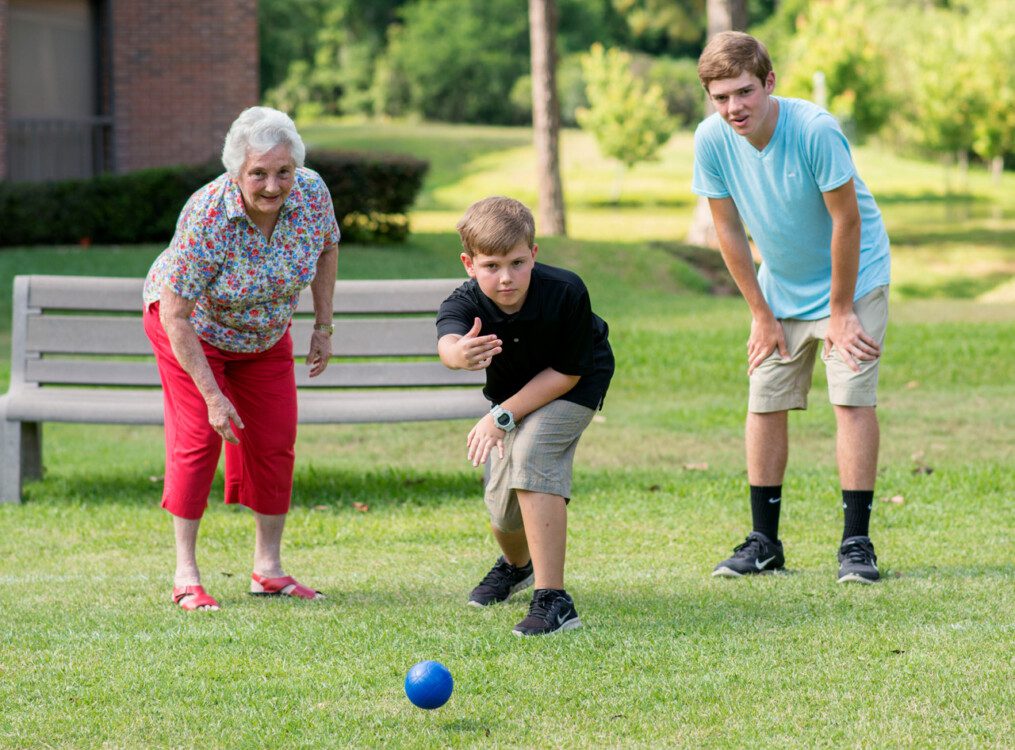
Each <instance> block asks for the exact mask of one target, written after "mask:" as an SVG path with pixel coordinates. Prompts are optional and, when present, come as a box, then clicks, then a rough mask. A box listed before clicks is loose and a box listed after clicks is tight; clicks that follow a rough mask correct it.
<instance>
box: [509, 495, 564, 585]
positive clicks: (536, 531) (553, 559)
mask: <svg viewBox="0 0 1015 750" xmlns="http://www.w3.org/2000/svg"><path fill="white" fill-rule="evenodd" d="M517 492H518V504H519V506H521V509H522V521H523V522H524V523H525V534H526V536H527V538H528V547H529V552H530V554H531V555H532V567H533V571H534V573H535V576H536V581H535V587H536V588H537V589H562V588H564V552H565V548H566V546H567V505H566V504H565V503H564V498H562V497H561V496H560V495H548V494H545V493H542V492H526V491H523V490H517Z"/></svg>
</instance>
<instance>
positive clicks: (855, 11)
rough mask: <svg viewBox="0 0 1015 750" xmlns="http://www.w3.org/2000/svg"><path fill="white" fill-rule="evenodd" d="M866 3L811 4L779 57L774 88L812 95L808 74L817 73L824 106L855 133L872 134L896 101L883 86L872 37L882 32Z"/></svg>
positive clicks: (883, 65)
mask: <svg viewBox="0 0 1015 750" xmlns="http://www.w3.org/2000/svg"><path fill="white" fill-rule="evenodd" d="M872 10H873V9H872V8H870V7H867V6H866V4H864V3H857V2H855V0H831V1H830V2H825V3H819V4H815V5H812V6H811V8H810V10H809V12H808V13H807V14H806V15H804V16H801V18H800V19H799V21H798V24H797V27H798V28H797V34H796V36H794V37H793V39H792V41H791V42H790V44H789V47H788V49H787V51H786V59H785V60H783V61H781V64H782V65H783V66H784V68H785V74H784V75H783V77H782V82H781V83H780V86H779V88H780V90H781V91H782V92H783V93H784V94H786V95H787V96H795V97H800V98H802V99H810V100H812V101H813V100H814V93H815V91H814V74H815V73H816V72H821V73H822V74H824V80H825V84H826V88H827V92H828V102H827V108H828V110H829V112H831V113H832V114H833V115H835V117H836V119H838V120H839V121H840V122H842V123H843V124H844V126H845V127H847V128H849V129H850V130H852V131H854V132H855V133H856V135H857V137H860V138H862V137H865V136H867V135H872V134H874V133H877V132H878V131H879V130H880V129H881V128H882V126H883V125H884V124H885V123H886V122H887V121H888V118H889V116H890V115H891V113H892V111H893V110H894V109H895V108H896V107H897V106H898V102H897V99H896V95H895V93H894V92H893V91H892V90H891V88H890V87H889V85H888V59H887V56H886V54H885V48H884V45H883V44H881V43H880V40H879V39H878V38H877V35H878V33H879V32H882V33H883V32H884V31H887V30H886V29H884V28H883V27H882V26H881V24H878V23H873V22H872V20H871V17H872V15H874V14H873V12H872Z"/></svg>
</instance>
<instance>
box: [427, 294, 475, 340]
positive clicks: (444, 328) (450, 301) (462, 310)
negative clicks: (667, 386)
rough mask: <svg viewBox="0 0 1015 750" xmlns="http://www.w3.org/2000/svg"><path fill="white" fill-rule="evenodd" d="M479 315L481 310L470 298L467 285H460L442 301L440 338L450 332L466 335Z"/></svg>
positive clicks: (438, 313) (438, 320) (439, 320)
mask: <svg viewBox="0 0 1015 750" xmlns="http://www.w3.org/2000/svg"><path fill="white" fill-rule="evenodd" d="M478 315H479V310H478V308H477V307H476V305H475V304H473V303H472V302H471V301H470V300H469V297H468V294H467V293H466V291H465V285H463V286H460V287H459V288H458V289H456V290H455V291H454V292H452V294H451V296H450V297H448V298H447V299H446V300H444V301H443V302H442V303H441V306H440V309H439V310H438V311H437V338H438V340H440V339H441V338H443V337H444V336H447V335H448V334H458V335H459V336H464V335H465V334H467V333H468V332H469V331H470V330H471V329H472V324H473V322H474V321H475V319H476V317H477V316H478Z"/></svg>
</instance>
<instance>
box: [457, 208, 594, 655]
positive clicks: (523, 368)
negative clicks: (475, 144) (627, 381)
mask: <svg viewBox="0 0 1015 750" xmlns="http://www.w3.org/2000/svg"><path fill="white" fill-rule="evenodd" d="M458 233H459V235H460V236H461V239H462V248H463V249H464V252H463V253H462V254H461V259H462V264H463V265H464V266H465V271H466V273H467V274H468V275H469V281H467V282H465V283H464V284H462V286H460V287H459V288H458V289H456V290H455V291H454V292H453V293H452V294H451V296H450V297H448V298H447V299H446V300H445V301H444V303H443V304H442V305H441V308H440V311H439V312H438V313H437V335H438V338H439V340H438V344H437V348H438V352H439V354H440V358H441V362H443V363H444V364H445V365H446V366H447V367H450V368H452V369H464V370H483V369H485V370H486V387H485V388H484V389H483V394H484V395H485V396H486V397H487V399H489V401H490V403H491V404H492V405H493V406H492V408H491V409H490V412H489V413H488V414H486V415H485V416H484V417H483V418H482V419H480V420H479V422H477V423H476V426H475V427H473V428H472V429H471V430H470V431H469V435H468V438H467V440H466V449H467V456H468V460H470V461H471V462H472V465H473V466H479V465H480V464H486V463H487V461H488V460H489V464H487V466H486V472H487V476H486V488H485V499H486V505H487V509H488V510H489V513H490V526H491V529H492V530H493V536H494V538H495V539H496V540H497V543H498V544H499V545H500V548H501V550H502V552H503V553H504V554H503V555H502V556H501V557H500V558H499V559H498V560H497V562H496V564H495V565H494V566H493V568H492V569H491V570H490V572H489V573H487V575H486V577H485V578H483V580H482V582H481V583H480V584H479V585H478V586H476V588H475V589H473V591H472V593H471V594H470V596H469V604H470V605H473V606H476V607H485V606H488V605H491V604H496V603H497V602H502V601H506V600H507V599H508V597H510V596H511V594H513V593H515V592H516V591H519V590H521V589H523V588H526V587H528V586H530V585H532V583H533V578H534V579H535V591H534V593H533V595H532V603H531V604H530V606H529V613H528V616H527V617H526V618H525V619H524V620H522V621H521V622H520V623H518V625H516V626H515V629H514V634H515V635H520V636H524V635H544V634H548V633H553V632H556V631H563V630H571V629H573V628H577V627H580V626H581V621H580V620H579V619H578V612H577V611H576V610H575V606H574V600H572V598H571V596H570V595H569V594H568V593H567V592H566V591H565V590H564V548H565V544H566V539H567V503H568V502H569V500H570V498H571V468H572V464H573V461H574V452H575V448H576V447H577V445H578V439H579V438H580V437H581V435H582V432H583V431H584V430H585V428H586V427H588V426H589V423H590V422H591V421H592V417H593V415H594V414H595V412H596V410H597V409H600V408H601V407H602V403H603V398H604V397H605V395H606V389H607V388H608V387H609V384H610V378H611V377H612V376H613V352H612V351H611V349H610V344H609V342H608V341H607V332H608V329H607V325H606V323H605V322H604V321H603V320H602V319H601V318H599V317H598V316H597V315H595V314H593V312H592V308H591V305H590V303H589V294H588V291H587V290H586V289H585V284H584V283H582V280H581V279H580V278H579V277H578V276H577V275H576V274H574V273H572V272H570V271H565V270H563V269H560V268H554V267H552V266H546V265H543V264H541V263H536V250H537V247H536V245H535V244H534V235H535V222H534V220H533V218H532V213H531V212H530V211H529V209H527V208H526V207H525V206H523V205H522V204H521V203H519V202H518V201H516V200H512V199H510V198H502V197H493V198H487V199H485V200H481V201H479V202H478V203H475V204H473V205H472V206H470V207H469V210H468V211H466V212H465V216H464V217H463V218H462V220H461V221H460V222H459V223H458Z"/></svg>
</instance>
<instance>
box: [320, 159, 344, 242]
mask: <svg viewBox="0 0 1015 750" xmlns="http://www.w3.org/2000/svg"><path fill="white" fill-rule="evenodd" d="M316 187H317V190H316V192H317V194H318V198H317V201H318V213H317V216H318V221H317V225H318V231H319V232H320V234H321V238H322V243H321V247H322V248H324V247H330V246H332V245H337V244H338V243H339V241H340V240H341V239H342V232H341V230H340V229H339V228H338V219H337V218H336V216H335V205H334V203H333V202H332V200H331V190H329V189H328V184H327V183H326V182H325V181H324V178H323V177H321V176H320V175H318V176H317V186H316Z"/></svg>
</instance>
